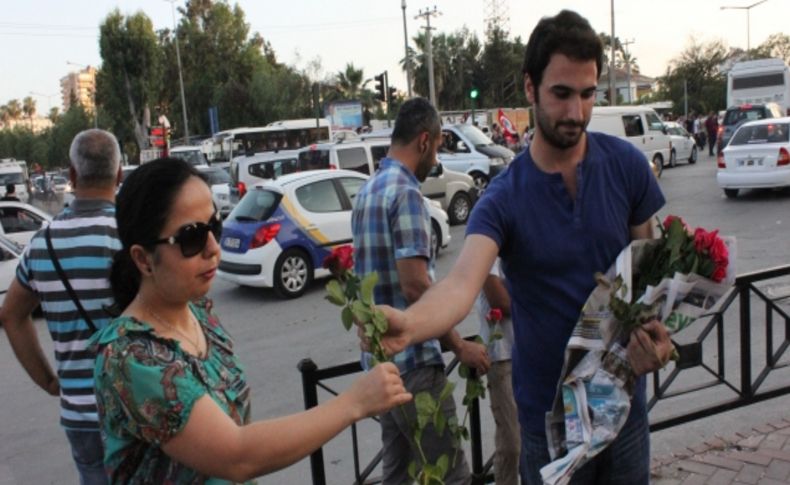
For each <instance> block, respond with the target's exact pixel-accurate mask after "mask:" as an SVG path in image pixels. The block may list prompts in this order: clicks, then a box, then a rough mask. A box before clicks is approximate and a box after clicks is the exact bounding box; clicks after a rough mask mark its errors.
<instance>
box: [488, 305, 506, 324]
mask: <svg viewBox="0 0 790 485" xmlns="http://www.w3.org/2000/svg"><path fill="white" fill-rule="evenodd" d="M486 320H488V321H489V322H501V321H502V310H500V309H499V308H492V309H491V311H489V312H488V316H486Z"/></svg>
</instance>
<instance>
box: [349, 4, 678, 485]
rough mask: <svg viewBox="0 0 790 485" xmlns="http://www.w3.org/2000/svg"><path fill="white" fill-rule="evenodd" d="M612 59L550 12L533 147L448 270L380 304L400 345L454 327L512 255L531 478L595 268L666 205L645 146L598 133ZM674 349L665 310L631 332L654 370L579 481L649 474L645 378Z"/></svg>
mask: <svg viewBox="0 0 790 485" xmlns="http://www.w3.org/2000/svg"><path fill="white" fill-rule="evenodd" d="M602 63H603V48H602V45H601V42H600V40H599V38H598V35H597V33H596V31H595V30H593V29H592V27H591V26H590V24H589V23H588V21H587V20H586V19H584V18H583V17H581V16H579V15H578V14H576V13H575V12H571V11H567V10H563V11H562V12H560V13H559V14H558V15H556V16H554V17H544V18H543V19H541V21H540V22H538V25H537V26H536V27H535V30H534V31H533V32H532V34H531V36H530V38H529V42H528V44H527V48H526V52H525V56H524V68H523V74H524V79H525V83H524V85H525V90H526V95H527V99H528V100H529V102H530V103H532V105H533V106H534V110H535V119H536V121H537V126H536V128H535V135H534V138H533V140H532V143H531V144H530V147H529V150H526V151H524V152H522V153H521V154H519V155H518V156H517V157H516V159H515V160H514V161H513V162H512V163H510V164H509V165H508V167H507V169H505V171H504V172H503V173H502V174H500V175H499V176H498V177H496V178H495V179H494V180H492V182H491V184H490V185H489V186H488V188H487V189H486V192H485V194H484V195H483V196H482V198H481V199H480V201H479V202H478V203H477V205H476V206H475V210H474V212H473V213H472V215H471V218H470V221H469V224H468V226H467V231H466V239H465V241H464V246H463V249H462V250H461V254H460V256H459V257H458V260H457V261H456V262H455V265H454V267H453V268H452V269H451V271H450V273H449V274H448V276H447V277H446V278H445V279H444V280H443V281H441V282H439V283H438V284H436V285H434V286H433V287H431V288H430V289H429V290H428V291H427V292H426V293H425V295H423V297H422V298H420V300H418V301H417V302H415V303H414V304H412V305H411V306H409V307H408V308H407V309H406V310H405V311H404V310H402V309H394V308H392V307H388V306H382V307H381V309H382V311H384V312H385V314H386V315H387V318H388V321H389V330H388V333H387V335H386V336H385V338H384V339H383V341H382V343H383V345H384V347H385V349H386V350H387V351H388V352H390V353H394V352H398V351H400V350H402V349H403V348H404V347H405V346H407V345H413V344H415V343H418V342H423V341H425V340H426V339H429V338H432V337H436V336H437V335H441V334H443V333H446V332H447V331H448V330H449V329H451V328H453V326H454V325H456V324H457V323H458V322H460V321H461V320H463V319H464V317H465V316H466V314H467V313H468V312H469V310H470V308H471V307H472V304H473V302H474V299H475V296H476V295H477V294H478V293H479V292H480V289H481V288H482V286H483V283H484V281H485V279H486V278H487V276H488V274H489V270H490V268H491V266H492V265H493V264H494V261H495V259H496V257H497V255H499V256H500V257H501V258H502V267H503V270H504V274H505V277H506V280H507V282H508V284H509V286H510V295H511V298H512V300H511V315H512V318H513V329H514V338H515V345H514V351H513V364H512V365H513V393H514V396H515V399H516V403H517V405H518V410H519V418H520V422H521V442H522V452H521V453H522V455H521V464H520V474H521V479H522V481H523V483H525V484H542V479H541V475H540V469H541V468H542V467H543V466H545V465H546V464H548V463H549V462H550V461H551V457H550V456H549V451H548V444H547V439H546V428H545V417H546V413H547V411H549V410H550V408H551V406H552V402H553V399H554V396H555V392H556V389H557V381H558V379H559V377H560V375H561V371H562V366H563V358H564V353H565V347H566V344H567V342H568V339H569V338H570V335H571V332H572V330H573V328H574V326H575V324H576V322H577V319H578V317H579V314H580V312H581V308H582V306H583V305H584V302H585V301H586V299H587V297H588V296H589V294H590V292H591V291H592V290H593V288H594V287H595V284H596V283H595V279H594V278H593V275H594V274H595V273H596V272H603V271H606V269H607V268H609V266H610V265H611V263H612V262H613V261H614V260H615V258H616V257H617V255H618V254H619V253H620V251H621V250H622V249H623V248H624V247H626V246H627V245H628V244H629V243H630V242H631V241H632V240H633V239H638V238H650V237H652V236H653V227H652V219H653V216H654V214H655V213H656V212H657V211H658V210H659V209H660V208H661V207H662V206H663V204H664V196H663V195H662V194H661V190H660V189H659V187H658V184H657V183H656V180H655V177H654V176H653V174H652V173H651V171H650V169H649V167H648V164H647V161H646V159H645V157H644V155H643V154H642V152H640V151H639V150H637V149H636V148H634V147H633V146H632V145H630V144H629V143H627V142H624V141H622V140H620V139H618V138H616V137H612V136H609V135H605V134H602V133H591V132H587V131H586V126H587V124H588V123H589V121H590V117H591V114H592V108H593V104H594V103H595V92H596V88H597V85H598V79H599V76H600V73H601V67H602ZM377 301H378V300H377ZM448 302H452V304H448ZM363 343H364V342H363ZM671 348H672V343H671V341H670V339H669V336H668V334H667V331H666V329H665V328H664V326H663V325H662V324H661V322H659V321H657V320H653V321H650V322H648V323H645V324H644V325H642V326H641V327H639V328H637V329H636V330H635V331H634V332H633V333H632V334H631V337H630V340H629V343H628V346H627V354H628V361H627V364H626V365H630V366H631V368H632V370H633V372H634V374H635V375H636V376H642V377H639V378H638V379H637V383H636V388H635V393H634V398H633V399H632V401H631V410H630V414H629V417H628V420H627V422H626V424H625V426H624V427H623V429H621V430H620V432H619V434H618V436H617V438H616V439H615V440H614V442H613V443H612V444H610V445H609V446H608V447H607V448H606V449H604V450H602V451H601V452H600V453H599V454H598V455H597V456H596V457H595V458H593V459H592V460H591V461H589V462H588V463H586V464H585V465H584V466H583V467H581V468H580V469H579V470H578V471H577V472H576V473H575V474H574V477H573V481H572V483H606V484H610V485H612V484H614V485H617V484H622V485H626V484H628V485H634V484H644V485H647V484H648V482H649V478H650V436H649V432H648V420H647V408H646V391H645V379H644V377H643V376H644V374H646V373H648V372H651V371H654V370H657V369H659V368H660V367H662V366H663V365H664V364H665V363H666V362H667V361H668V360H669V356H670V352H671Z"/></svg>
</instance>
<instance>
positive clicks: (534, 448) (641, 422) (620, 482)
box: [521, 411, 650, 485]
mask: <svg viewBox="0 0 790 485" xmlns="http://www.w3.org/2000/svg"><path fill="white" fill-rule="evenodd" d="M550 461H551V458H550V457H549V449H548V443H547V441H546V436H545V435H535V434H531V433H528V432H526V431H522V432H521V482H522V484H524V485H542V484H543V481H542V480H541V478H540V469H541V468H542V467H543V466H544V465H547V464H548V463H549V462H550ZM649 483H650V430H649V428H648V421H647V414H646V413H645V412H644V411H642V412H639V413H633V412H632V413H631V415H630V416H628V420H627V421H626V423H625V426H623V429H622V430H620V434H618V435H617V438H615V440H614V442H612V444H610V445H609V446H608V447H607V448H606V449H605V450H603V451H602V452H601V453H599V454H598V455H596V456H595V458H593V459H592V460H591V461H588V462H587V463H585V464H584V465H583V466H582V467H581V468H579V469H578V470H576V473H574V474H573V477H572V478H571V481H570V484H571V485H581V484H601V485H604V484H605V485H648V484H649Z"/></svg>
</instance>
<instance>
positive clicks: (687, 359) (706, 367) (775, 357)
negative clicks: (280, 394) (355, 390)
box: [298, 265, 790, 485]
mask: <svg viewBox="0 0 790 485" xmlns="http://www.w3.org/2000/svg"><path fill="white" fill-rule="evenodd" d="M785 276H790V265H788V266H781V267H777V268H771V269H768V270H764V271H758V272H754V273H748V274H744V275H741V276H739V277H738V278H737V279H736V281H735V284H734V285H733V289H732V290H731V291H730V292H729V293H728V294H727V295H726V296H725V300H724V303H723V304H722V305H721V306H720V309H719V310H718V311H717V312H716V313H715V314H711V315H708V316H707V317H705V318H703V319H701V320H700V321H698V322H697V323H695V324H694V327H693V328H697V329H698V331H699V333H698V334H697V336H696V337H694V338H693V340H691V341H690V342H686V343H679V342H675V345H676V347H677V349H678V353H679V355H680V358H679V360H678V361H677V362H675V363H674V365H673V366H672V368H671V369H669V370H665V371H661V372H655V373H654V374H653V375H652V377H651V379H652V386H651V389H652V391H651V396H650V399H649V401H648V409H650V410H651V423H650V431H651V432H652V431H659V430H663V429H666V428H670V427H673V426H677V425H679V424H683V423H687V422H689V421H693V420H696V419H700V418H703V417H708V416H712V415H714V414H718V413H722V412H725V411H729V410H732V409H736V408H739V407H743V406H748V405H749V404H753V403H756V402H760V401H764V400H767V399H772V398H775V397H778V396H781V395H784V394H790V385H777V386H773V387H770V388H765V387H764V385H765V381H766V379H767V378H768V376H769V374H770V373H771V372H772V371H774V370H778V369H781V368H783V367H787V366H790V362H782V360H781V359H782V357H783V356H784V354H785V352H786V351H787V349H788V347H790V315H788V312H787V311H785V310H784V309H783V308H782V307H781V306H780V304H779V302H780V301H781V300H783V299H785V298H787V299H788V300H789V301H790V283H788V294H787V295H786V296H780V297H773V298H772V297H770V296H769V295H767V294H766V291H764V289H761V288H759V287H758V283H761V282H765V281H767V280H772V279H777V278H781V277H785ZM753 300H757V302H758V303H759V302H762V303H764V307H762V308H763V310H764V315H763V317H764V321H763V322H761V323H764V331H765V334H764V335H765V345H764V347H763V348H762V349H761V350H762V352H761V353H764V357H765V362H764V364H763V365H762V366H761V367H760V368H759V369H758V372H757V373H756V375H757V377H756V378H755V379H752V375H753V372H752V371H753V370H754V369H753V367H754V365H755V364H756V362H753V351H755V350H760V349H755V340H754V339H753V338H752V331H753V329H754V328H755V327H754V326H753V322H754V321H757V320H755V319H754V318H753V313H754V310H755V307H754V306H753V305H752V303H753ZM736 302H737V306H738V308H737V309H736V308H733V304H735V303H736ZM736 310H737V312H736ZM733 313H737V319H738V321H739V326H738V331H737V335H738V338H739V344H740V345H739V346H738V347H737V348H733V347H731V346H730V347H728V346H727V344H726V342H725V340H726V339H725V337H726V335H725V333H726V331H727V327H726V322H728V321H730V320H732V318H731V317H732V316H733ZM775 314H778V315H779V317H780V318H781V319H782V320H783V321H784V336H783V338H782V339H781V342H777V341H776V338H775V337H776V335H775V332H774V330H775V329H774V326H775V325H774V318H773V317H774V315H775ZM684 334H685V332H684ZM712 336H715V338H716V342H715V345H713V346H710V345H708V346H706V341H707V339H708V338H710V337H712ZM711 347H712V350H713V351H714V352H715V359H713V360H714V361H715V362H714V363H711V362H709V361H708V360H706V358H705V357H706V351H708V350H710V349H711ZM736 350H737V351H738V352H739V367H740V369H739V374H740V383H735V382H733V381H732V379H731V377H730V375H731V374H733V373H738V372H737V369H736V371H733V370H732V365H730V366H729V367H728V365H727V356H728V355H730V353H731V352H735V351H736ZM456 365H457V360H455V359H454V360H453V361H452V362H451V363H450V365H448V366H447V369H446V373H447V374H448V375H449V374H450V372H452V370H453V369H454V368H455V366H456ZM298 367H299V370H300V372H301V374H302V388H303V395H304V403H305V409H309V408H311V407H314V406H317V405H318V402H319V400H318V389H319V388H321V389H323V390H324V391H326V392H328V393H329V394H331V395H337V392H336V391H335V390H333V389H332V388H331V387H329V386H327V385H326V384H325V383H324V381H326V380H330V379H334V378H338V377H342V376H346V375H349V374H355V373H357V372H360V371H361V370H362V367H361V366H360V365H359V362H352V363H348V364H342V365H339V366H334V367H327V368H323V369H321V368H319V367H318V366H317V365H316V364H315V363H314V362H313V361H312V360H310V359H304V360H302V361H301V362H300V363H299V366H298ZM692 369H696V370H698V371H701V372H703V373H704V374H706V375H708V376H709V377H708V380H707V381H700V379H699V378H698V377H696V376H695V378H694V379H691V382H685V383H684V382H682V376H683V373H684V371H690V370H692ZM715 388H723V389H724V390H725V391H726V392H728V393H730V396H729V397H728V398H726V399H719V400H714V401H713V402H710V403H706V404H705V405H704V406H702V407H697V408H694V409H686V410H682V411H681V412H679V413H675V414H673V415H671V416H668V417H662V418H660V419H654V418H653V416H654V414H657V413H656V412H655V411H653V409H654V407H656V405H658V404H659V403H661V402H673V406H674V404H675V402H674V401H673V400H676V399H677V398H679V397H682V396H687V395H689V394H692V393H695V392H701V391H705V390H712V389H715ZM469 427H470V442H471V458H472V475H473V483H475V484H480V483H489V482H491V481H492V474H491V469H492V461H493V460H492V457H489V458H488V460H486V461H484V459H483V451H482V429H481V424H480V405H479V402H478V401H477V400H475V402H474V403H473V404H472V406H471V409H470V423H469ZM358 438H359V437H358V427H357V425H356V424H354V425H352V427H351V439H352V448H353V460H354V484H355V485H357V484H359V485H361V484H373V483H379V481H380V480H378V479H376V478H371V477H370V475H371V474H372V472H373V471H374V470H375V468H376V467H377V466H378V464H379V462H380V461H381V456H382V452H381V451H379V452H378V453H377V454H376V455H375V456H374V457H373V459H372V460H371V461H370V462H369V463H367V464H366V465H365V466H364V468H361V467H362V465H361V463H360V457H359V439H358ZM310 467H311V474H312V480H313V482H312V483H313V485H325V484H326V483H327V481H326V474H325V468H324V457H323V451H322V449H320V448H319V449H318V450H317V451H316V452H315V453H313V454H312V455H310Z"/></svg>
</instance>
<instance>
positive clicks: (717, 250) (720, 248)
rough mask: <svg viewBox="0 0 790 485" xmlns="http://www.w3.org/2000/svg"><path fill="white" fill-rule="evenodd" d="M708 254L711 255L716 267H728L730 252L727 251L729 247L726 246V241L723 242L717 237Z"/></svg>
mask: <svg viewBox="0 0 790 485" xmlns="http://www.w3.org/2000/svg"><path fill="white" fill-rule="evenodd" d="M708 254H710V259H712V260H713V262H714V263H716V265H723V266H724V267H725V268H726V267H727V262H728V261H729V256H730V252H729V250H728V249H727V245H726V244H724V241H722V240H721V238H719V237H717V238H716V239H714V240H713V243H712V244H711V245H710V247H709V248H708Z"/></svg>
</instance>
